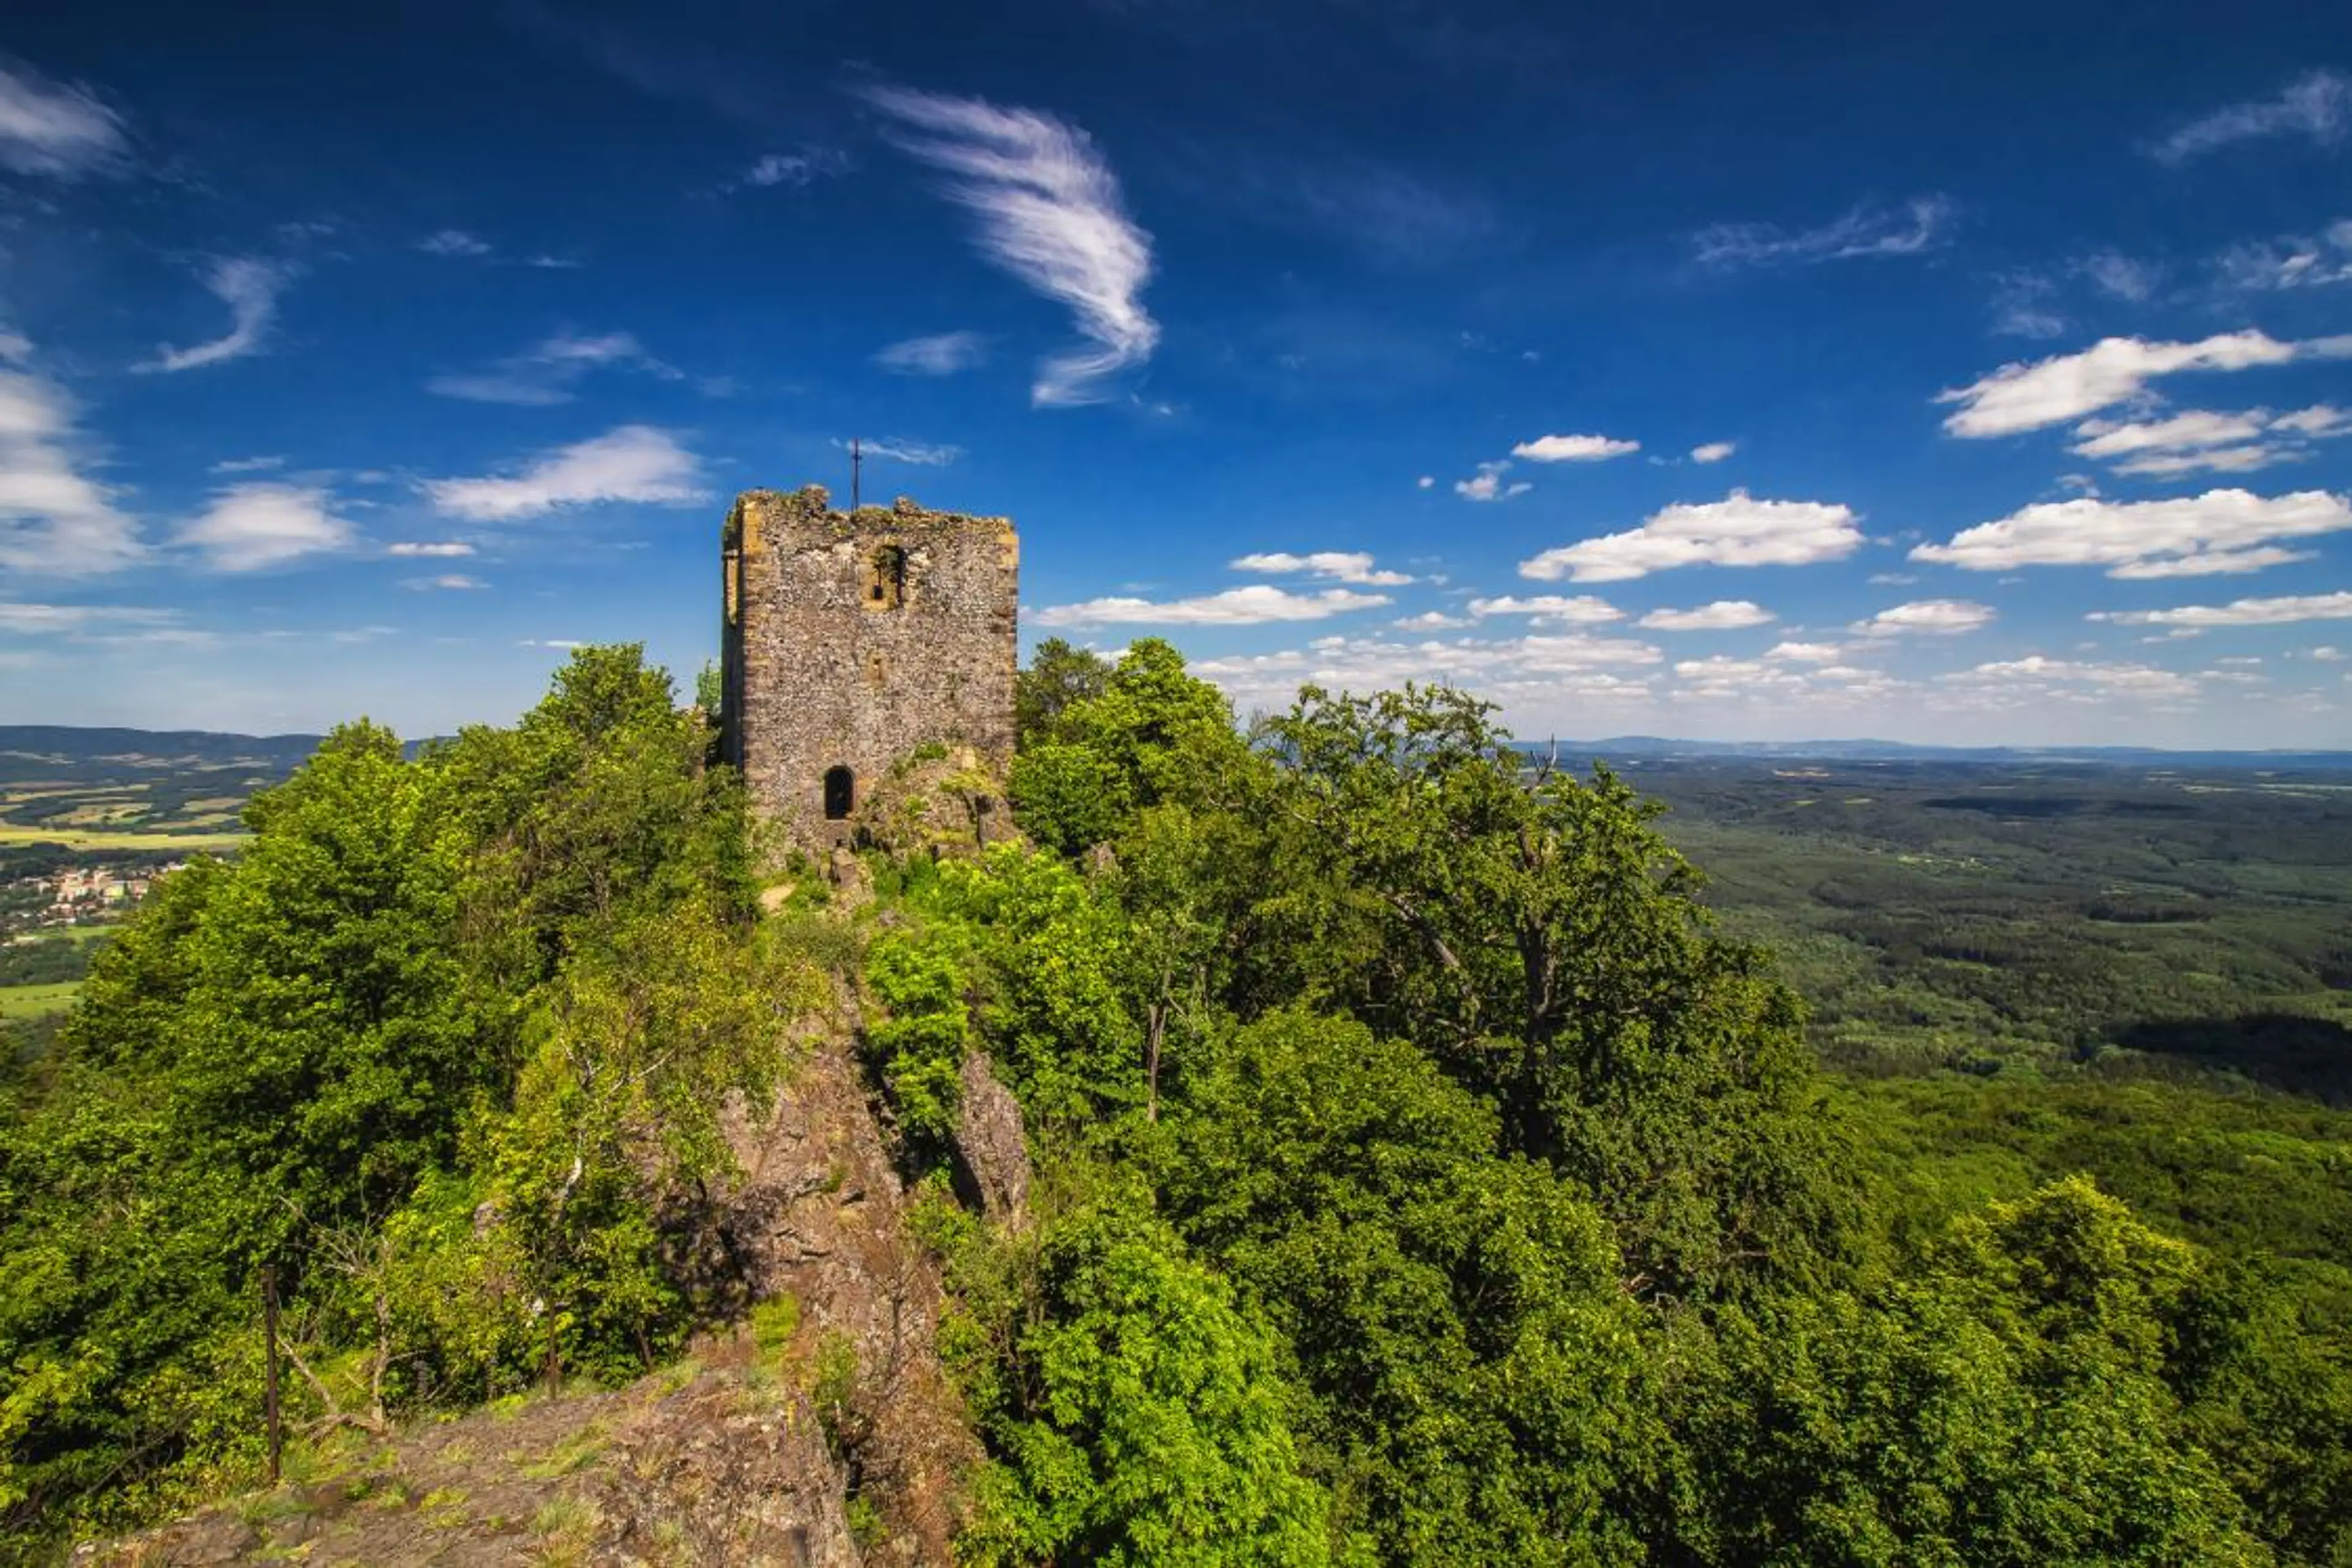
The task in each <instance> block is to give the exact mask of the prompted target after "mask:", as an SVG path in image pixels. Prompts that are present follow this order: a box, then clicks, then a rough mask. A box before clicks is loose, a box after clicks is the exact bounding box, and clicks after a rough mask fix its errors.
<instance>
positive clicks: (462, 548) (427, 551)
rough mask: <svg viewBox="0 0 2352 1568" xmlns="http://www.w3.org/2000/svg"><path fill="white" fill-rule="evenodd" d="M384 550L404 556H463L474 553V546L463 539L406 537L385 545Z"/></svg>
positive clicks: (388, 553) (389, 553)
mask: <svg viewBox="0 0 2352 1568" xmlns="http://www.w3.org/2000/svg"><path fill="white" fill-rule="evenodd" d="M383 552H384V553H385V554H386V555H396V556H403V557H412V556H462V555H471V554H473V553H474V547H473V546H472V545H470V544H467V543H466V542H464V541H463V540H457V539H443V540H427V539H404V540H402V541H400V542H398V543H396V544H387V545H385V546H384V547H383Z"/></svg>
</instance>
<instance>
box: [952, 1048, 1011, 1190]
mask: <svg viewBox="0 0 2352 1568" xmlns="http://www.w3.org/2000/svg"><path fill="white" fill-rule="evenodd" d="M962 1079H963V1099H962V1104H961V1107H960V1109H959V1110H958V1112H957V1117H956V1133H955V1147H956V1159H957V1162H958V1163H960V1164H961V1166H962V1172H961V1174H962V1175H963V1177H964V1179H965V1181H966V1182H967V1183H969V1184H970V1186H971V1192H970V1193H969V1194H967V1196H969V1197H971V1198H972V1199H974V1200H976V1201H977V1202H978V1203H979V1205H980V1211H981V1213H982V1214H983V1215H987V1216H988V1217H989V1218H990V1219H992V1220H994V1221H996V1222H997V1223H999V1224H1001V1225H1006V1226H1013V1227H1014V1228H1016V1229H1017V1228H1019V1227H1020V1226H1023V1225H1025V1224H1026V1223H1028V1217H1029V1140H1028V1137H1027V1135H1026V1132H1025V1131H1024V1128H1023V1126H1022V1121H1021V1102H1020V1101H1019V1100H1015V1099H1013V1091H1012V1090H1011V1089H1007V1088H1005V1087H1004V1085H1003V1084H1002V1083H1000V1082H998V1081H997V1077H996V1072H995V1069H994V1068H991V1067H990V1066H989V1061H988V1058H987V1057H985V1056H983V1055H982V1054H981V1053H980V1052H978V1051H974V1052H972V1053H971V1055H970V1056H968V1057H966V1058H964V1059H963V1072H962Z"/></svg>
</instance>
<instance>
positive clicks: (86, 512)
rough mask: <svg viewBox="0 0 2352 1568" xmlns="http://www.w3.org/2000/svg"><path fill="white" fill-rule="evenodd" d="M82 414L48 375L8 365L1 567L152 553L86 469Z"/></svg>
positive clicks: (41, 567) (99, 561)
mask: <svg viewBox="0 0 2352 1568" xmlns="http://www.w3.org/2000/svg"><path fill="white" fill-rule="evenodd" d="M10 357H12V358H18V357H23V356H16V355H12V356H10ZM89 448H90V442H89V438H88V437H86V436H85V435H84V434H83V432H82V431H81V429H80V427H79V409H78V407H77V406H76V405H75V403H74V400H73V398H72V397H71V396H69V395H68V394H67V392H66V390H65V389H64V388H63V387H61V386H59V385H58V384H57V383H55V382H53V381H51V380H49V379H48V378H47V377H46V376H43V375H39V374H35V373H33V372H31V371H29V370H26V371H17V370H0V568H5V569H6V570H8V571H11V572H22V573H38V574H57V575H60V576H67V575H80V574H90V573H100V572H113V571H118V570H121V568H123V567H126V566H132V565H136V564H138V563H140V562H141V561H142V560H144V559H145V558H146V555H147V550H146V547H145V546H144V545H143V544H142V543H141V542H140V538H139V524H138V522H137V521H135V520H134V519H132V518H131V516H129V515H128V514H127V513H125V512H123V511H121V510H119V509H118V508H117V507H116V506H115V504H114V497H113V495H112V493H111V492H110V491H109V490H108V489H107V488H106V487H104V486H102V485H100V483H99V482H98V481H97V480H95V479H91V478H90V477H89V474H88V473H87V472H86V471H85V470H86V469H87V468H89V466H90V464H91V461H92V458H91V455H90V450H89Z"/></svg>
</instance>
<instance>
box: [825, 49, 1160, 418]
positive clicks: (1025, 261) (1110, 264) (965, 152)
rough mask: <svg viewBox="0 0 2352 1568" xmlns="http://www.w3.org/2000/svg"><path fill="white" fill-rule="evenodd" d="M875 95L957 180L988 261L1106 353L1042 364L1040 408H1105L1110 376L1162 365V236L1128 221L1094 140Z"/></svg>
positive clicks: (920, 154)
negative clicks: (1154, 245) (1157, 317)
mask: <svg viewBox="0 0 2352 1568" xmlns="http://www.w3.org/2000/svg"><path fill="white" fill-rule="evenodd" d="M865 97H866V101H867V102H868V103H870V104H872V105H873V106H874V107H875V108H876V109H877V110H881V111H882V112H883V113H884V114H886V115H887V116H889V117H890V118H891V120H893V121H896V122H897V126H898V130H897V132H896V134H895V138H894V139H895V140H896V141H897V142H898V145H899V146H900V147H901V148H902V149H903V150H905V151H906V152H907V153H910V154H911V155H913V156H914V157H916V158H919V159H920V160H921V161H923V162H924V163H929V164H930V165H931V166H932V167H933V168H936V169H940V170H943V171H944V172H946V173H947V174H950V175H951V176H952V177H953V179H952V183H951V184H949V185H948V186H947V188H946V193H945V194H946V195H947V196H948V199H950V201H953V202H955V203H956V204H958V205H961V206H962V207H963V208H965V209H966V210H967V211H969V212H970V213H971V214H972V216H974V217H975V218H976V219H977V220H978V222H979V226H980V247H981V251H982V254H983V255H985V256H986V257H988V258H989V259H990V260H992V261H993V262H994V263H996V265H997V266H999V267H1001V268H1003V269H1004V270H1005V271H1007V272H1009V273H1011V274H1012V275H1013V277H1015V278H1018V279H1021V281H1023V282H1024V283H1026V284H1027V285H1028V286H1029V287H1030V288H1032V289H1035V290H1036V291H1037V292H1039V293H1040V294H1043V295H1045V297H1046V298H1047V299H1049V300H1056V301H1058V302H1060V303H1061V304H1064V305H1066V306H1068V307H1069V309H1070V311H1071V314H1072V315H1073V316H1074V317H1075V318H1076V323H1077V328H1078V331H1079V332H1080V334H1081V335H1083V336H1084V337H1086V338H1087V340H1088V341H1089V342H1091V343H1092V344H1093V345H1094V346H1093V347H1091V348H1088V349H1083V350H1079V351H1076V352H1074V353H1066V354H1060V355H1057V356H1055V357H1054V358H1051V359H1048V360H1046V361H1045V362H1044V363H1041V364H1040V365H1039V366H1038V367H1037V376H1036V381H1035V383H1034V384H1033V385H1032V386H1031V388H1030V401H1031V402H1032V403H1034V404H1035V405H1038V406H1040V407H1062V406H1068V405H1075V404H1085V403H1099V402H1101V401H1102V400H1103V399H1104V398H1105V397H1107V396H1108V392H1106V391H1105V390H1104V388H1103V385H1102V383H1103V381H1104V379H1105V378H1106V377H1108V376H1109V375H1111V374H1114V373H1116V372H1118V371H1120V370H1124V369H1125V368H1127V367H1128V366H1129V365H1133V364H1140V363H1143V362H1144V361H1145V360H1148V359H1149V358H1150V357H1151V351H1152V350H1153V349H1154V348H1155V347H1157V346H1158V345H1159V342H1160V324H1159V323H1158V322H1157V321H1153V320H1152V319H1151V315H1150V311H1148V310H1145V309H1144V307H1143V300H1142V294H1143V286H1144V284H1145V283H1146V282H1148V281H1150V277H1151V268H1152V258H1151V237H1150V235H1148V234H1146V233H1145V232H1144V231H1143V230H1142V229H1140V228H1139V227H1137V226H1136V225H1135V224H1134V223H1133V222H1132V221H1131V220H1129V217H1128V216H1127V212H1126V205H1125V203H1124V202H1123V200H1122V199H1121V197H1120V195H1119V188H1118V178H1117V176H1116V175H1114V174H1112V173H1111V170H1110V165H1109V164H1108V163H1105V162H1104V161H1103V159H1102V156H1101V154H1099V153H1097V152H1096V151H1095V146H1094V142H1092V141H1091V140H1090V139H1089V138H1088V137H1087V133H1086V132H1083V131H1081V130H1079V129H1077V128H1076V126H1073V125H1067V124H1065V123H1064V122H1063V121H1059V120H1056V119H1055V118H1054V117H1053V116H1052V115H1050V114H1041V113H1038V112H1036V111H1034V110H1026V109H999V108H997V107H996V106H995V105H994V104H992V103H987V102H983V101H982V100H979V99H976V98H950V97H945V96H941V95H939V94H934V93H927V92H915V91H910V90H908V89H902V88H889V87H877V88H871V89H867V90H866V94H865Z"/></svg>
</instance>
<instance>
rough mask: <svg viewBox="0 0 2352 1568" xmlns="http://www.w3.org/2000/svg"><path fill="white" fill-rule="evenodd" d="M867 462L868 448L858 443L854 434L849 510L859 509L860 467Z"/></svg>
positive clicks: (850, 453)
mask: <svg viewBox="0 0 2352 1568" xmlns="http://www.w3.org/2000/svg"><path fill="white" fill-rule="evenodd" d="M865 463H866V450H865V448H864V447H862V446H860V445H859V444H858V439H857V437H855V436H852V437H850V438H849V510H852V511H856V510H857V499H858V497H857V490H858V479H859V477H860V476H859V469H861V468H863V467H864V466H865Z"/></svg>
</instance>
